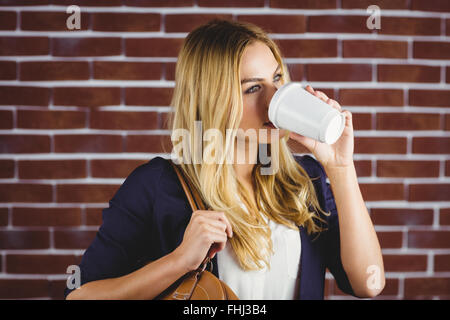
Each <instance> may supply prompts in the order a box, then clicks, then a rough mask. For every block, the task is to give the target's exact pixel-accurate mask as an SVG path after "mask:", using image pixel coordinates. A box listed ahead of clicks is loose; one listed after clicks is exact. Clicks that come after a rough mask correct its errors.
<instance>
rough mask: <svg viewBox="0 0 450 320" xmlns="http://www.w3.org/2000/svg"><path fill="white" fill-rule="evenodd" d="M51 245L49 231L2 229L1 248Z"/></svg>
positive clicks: (30, 247)
mask: <svg viewBox="0 0 450 320" xmlns="http://www.w3.org/2000/svg"><path fill="white" fill-rule="evenodd" d="M49 246H50V234H49V233H48V231H35V230H26V231H16V230H14V231H13V230H3V231H0V249H8V250H20V249H47V248H49Z"/></svg>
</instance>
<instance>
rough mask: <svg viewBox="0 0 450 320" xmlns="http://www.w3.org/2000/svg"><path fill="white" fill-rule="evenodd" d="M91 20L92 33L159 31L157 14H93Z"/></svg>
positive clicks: (159, 17) (158, 16) (159, 19)
mask: <svg viewBox="0 0 450 320" xmlns="http://www.w3.org/2000/svg"><path fill="white" fill-rule="evenodd" d="M91 18H92V30H94V31H115V32H119V31H124V32H144V31H145V32H151V31H159V30H160V25H161V15H160V14H157V13H111V12H94V13H92V14H91Z"/></svg>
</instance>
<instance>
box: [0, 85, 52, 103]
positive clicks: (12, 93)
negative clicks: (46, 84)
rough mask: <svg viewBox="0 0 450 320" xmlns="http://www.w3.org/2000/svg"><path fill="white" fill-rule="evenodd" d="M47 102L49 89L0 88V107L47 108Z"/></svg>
mask: <svg viewBox="0 0 450 320" xmlns="http://www.w3.org/2000/svg"><path fill="white" fill-rule="evenodd" d="M49 101H50V89H49V88H42V87H20V86H0V105H17V106H18V105H23V106H48V103H49Z"/></svg>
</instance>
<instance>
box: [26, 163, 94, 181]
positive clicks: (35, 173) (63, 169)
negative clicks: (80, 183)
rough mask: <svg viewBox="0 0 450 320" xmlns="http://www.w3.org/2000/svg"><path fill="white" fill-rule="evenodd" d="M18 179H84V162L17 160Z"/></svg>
mask: <svg viewBox="0 0 450 320" xmlns="http://www.w3.org/2000/svg"><path fill="white" fill-rule="evenodd" d="M18 168H19V170H18V174H19V178H20V179H80V178H86V170H87V169H86V160H19V161H18Z"/></svg>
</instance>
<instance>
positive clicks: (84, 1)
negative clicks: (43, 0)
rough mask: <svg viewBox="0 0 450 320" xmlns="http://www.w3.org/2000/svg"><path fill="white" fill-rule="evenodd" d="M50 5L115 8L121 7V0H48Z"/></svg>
mask: <svg viewBox="0 0 450 320" xmlns="http://www.w3.org/2000/svg"><path fill="white" fill-rule="evenodd" d="M50 2H51V3H52V4H56V5H60V6H61V5H66V6H70V5H72V4H76V5H78V6H80V7H88V6H94V7H113V6H114V7H116V6H120V5H122V1H121V0H108V1H105V0H50Z"/></svg>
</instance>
